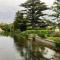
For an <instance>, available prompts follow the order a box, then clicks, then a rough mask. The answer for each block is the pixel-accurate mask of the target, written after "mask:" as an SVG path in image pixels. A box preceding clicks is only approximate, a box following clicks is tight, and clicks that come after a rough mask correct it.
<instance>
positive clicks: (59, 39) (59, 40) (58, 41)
mask: <svg viewBox="0 0 60 60" xmlns="http://www.w3.org/2000/svg"><path fill="white" fill-rule="evenodd" d="M54 41H55V44H56V47H58V48H60V38H56V39H55V40H54Z"/></svg>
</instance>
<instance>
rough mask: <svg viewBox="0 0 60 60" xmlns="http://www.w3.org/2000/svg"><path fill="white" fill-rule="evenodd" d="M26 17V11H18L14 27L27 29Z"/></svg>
mask: <svg viewBox="0 0 60 60" xmlns="http://www.w3.org/2000/svg"><path fill="white" fill-rule="evenodd" d="M26 22H27V20H26V18H24V13H23V12H22V11H18V12H16V17H15V21H14V28H15V29H20V30H25V29H26Z"/></svg>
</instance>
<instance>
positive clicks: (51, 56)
mask: <svg viewBox="0 0 60 60" xmlns="http://www.w3.org/2000/svg"><path fill="white" fill-rule="evenodd" d="M15 43H16V42H15ZM22 44H23V43H22ZM16 45H17V46H18V48H17V49H18V51H20V54H21V56H23V57H24V60H60V53H58V52H56V51H54V50H52V49H50V48H48V47H45V46H44V47H43V46H39V45H38V44H36V43H35V42H34V43H32V42H31V41H27V43H26V45H25V46H24V45H23V46H20V45H19V42H18V43H16Z"/></svg>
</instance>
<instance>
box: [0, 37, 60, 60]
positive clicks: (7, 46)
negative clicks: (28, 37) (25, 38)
mask: <svg viewBox="0 0 60 60" xmlns="http://www.w3.org/2000/svg"><path fill="white" fill-rule="evenodd" d="M29 45H31V44H29ZM29 45H28V47H25V48H24V47H20V46H19V47H18V46H16V42H15V41H14V38H12V37H9V36H8V37H7V36H0V60H60V54H59V53H57V52H56V51H54V50H52V49H50V48H47V47H44V49H43V50H41V49H40V48H39V49H38V51H35V52H33V51H32V50H31V49H32V48H30V46H29ZM34 54H35V55H34Z"/></svg>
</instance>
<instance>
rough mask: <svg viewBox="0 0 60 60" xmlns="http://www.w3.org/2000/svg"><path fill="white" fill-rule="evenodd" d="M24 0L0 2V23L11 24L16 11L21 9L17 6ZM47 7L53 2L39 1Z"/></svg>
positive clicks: (3, 0) (47, 0) (0, 0)
mask: <svg viewBox="0 0 60 60" xmlns="http://www.w3.org/2000/svg"><path fill="white" fill-rule="evenodd" d="M25 1H26V0H0V23H1V22H2V23H12V22H13V21H14V18H15V14H16V12H17V11H18V10H21V9H23V8H22V7H19V5H20V4H21V3H23V2H25ZM41 1H42V2H45V3H46V5H48V6H49V7H50V6H51V5H52V4H53V2H54V0H41Z"/></svg>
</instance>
